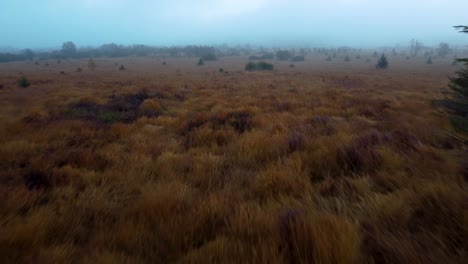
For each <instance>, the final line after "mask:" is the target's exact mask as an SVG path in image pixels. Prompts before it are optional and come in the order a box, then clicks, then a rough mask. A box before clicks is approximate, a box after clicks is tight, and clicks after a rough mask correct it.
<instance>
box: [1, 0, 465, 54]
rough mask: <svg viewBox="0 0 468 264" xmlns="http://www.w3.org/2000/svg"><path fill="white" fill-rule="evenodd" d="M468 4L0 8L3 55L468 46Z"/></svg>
mask: <svg viewBox="0 0 468 264" xmlns="http://www.w3.org/2000/svg"><path fill="white" fill-rule="evenodd" d="M459 24H464V25H468V0H321V1H318V0H0V47H2V46H11V47H16V48H26V47H31V48H49V47H51V48H52V47H59V46H60V45H61V43H62V42H64V41H68V40H71V41H74V42H75V43H76V44H77V45H79V46H86V45H100V44H103V43H111V42H115V43H119V44H135V43H142V44H150V45H186V44H222V43H227V44H245V43H251V44H256V45H267V46H281V45H293V46H304V45H310V46H326V45H334V46H341V45H347V46H356V47H357V46H361V47H371V46H393V45H397V44H400V45H407V43H408V42H409V40H410V39H411V38H416V39H419V40H421V41H423V42H424V43H426V44H436V43H438V42H440V41H449V42H452V43H458V44H464V43H468V36H467V35H466V34H465V35H463V34H459V33H457V32H456V31H455V30H454V29H452V28H451V26H453V25H459Z"/></svg>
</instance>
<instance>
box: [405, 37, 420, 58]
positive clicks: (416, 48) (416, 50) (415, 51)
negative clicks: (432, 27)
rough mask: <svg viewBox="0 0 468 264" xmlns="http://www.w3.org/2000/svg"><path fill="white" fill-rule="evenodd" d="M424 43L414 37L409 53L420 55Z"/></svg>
mask: <svg viewBox="0 0 468 264" xmlns="http://www.w3.org/2000/svg"><path fill="white" fill-rule="evenodd" d="M423 47H424V45H423V44H422V42H420V41H418V40H415V39H412V40H411V41H410V50H409V53H410V55H411V56H412V57H416V56H418V54H419V52H420V51H421V50H422V49H423Z"/></svg>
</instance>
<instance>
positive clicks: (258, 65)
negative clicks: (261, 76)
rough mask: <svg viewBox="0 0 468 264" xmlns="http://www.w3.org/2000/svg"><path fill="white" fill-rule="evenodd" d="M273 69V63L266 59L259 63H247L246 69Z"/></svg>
mask: <svg viewBox="0 0 468 264" xmlns="http://www.w3.org/2000/svg"><path fill="white" fill-rule="evenodd" d="M273 69H274V66H273V64H271V63H268V62H264V61H260V62H257V63H254V62H249V63H247V65H245V70H246V71H271V70H273Z"/></svg>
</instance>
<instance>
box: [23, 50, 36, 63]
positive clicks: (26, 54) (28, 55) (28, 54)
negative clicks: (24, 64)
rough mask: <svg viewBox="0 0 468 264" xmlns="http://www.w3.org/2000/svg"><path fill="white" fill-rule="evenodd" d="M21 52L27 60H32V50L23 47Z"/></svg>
mask: <svg viewBox="0 0 468 264" xmlns="http://www.w3.org/2000/svg"><path fill="white" fill-rule="evenodd" d="M21 54H22V55H23V56H24V58H25V59H27V60H32V59H34V55H35V54H34V52H33V51H32V50H30V49H25V50H23V51H22V52H21Z"/></svg>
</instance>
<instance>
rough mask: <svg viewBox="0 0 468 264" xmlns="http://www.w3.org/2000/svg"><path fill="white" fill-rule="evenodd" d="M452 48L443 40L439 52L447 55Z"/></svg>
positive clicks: (441, 54) (440, 54) (442, 55)
mask: <svg viewBox="0 0 468 264" xmlns="http://www.w3.org/2000/svg"><path fill="white" fill-rule="evenodd" d="M451 51H452V50H451V49H450V46H449V44H448V43H445V42H442V43H440V44H439V48H438V49H437V54H438V55H439V56H441V57H445V56H447V55H448V54H450V52H451Z"/></svg>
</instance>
